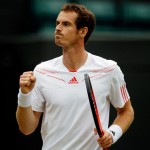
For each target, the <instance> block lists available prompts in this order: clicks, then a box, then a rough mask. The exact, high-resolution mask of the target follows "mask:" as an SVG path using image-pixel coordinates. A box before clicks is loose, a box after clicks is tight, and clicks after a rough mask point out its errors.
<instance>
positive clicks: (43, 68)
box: [34, 56, 62, 74]
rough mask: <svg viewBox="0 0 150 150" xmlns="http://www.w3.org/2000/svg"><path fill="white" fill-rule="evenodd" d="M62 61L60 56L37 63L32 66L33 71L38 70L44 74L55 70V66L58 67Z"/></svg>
mask: <svg viewBox="0 0 150 150" xmlns="http://www.w3.org/2000/svg"><path fill="white" fill-rule="evenodd" d="M61 63H62V56H59V57H56V58H53V59H50V60H47V61H43V62H41V63H39V64H37V65H36V66H35V68H34V72H40V73H43V74H45V73H46V72H47V73H48V72H56V68H57V69H58V68H59V67H58V66H59V65H61Z"/></svg>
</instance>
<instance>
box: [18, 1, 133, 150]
mask: <svg viewBox="0 0 150 150" xmlns="http://www.w3.org/2000/svg"><path fill="white" fill-rule="evenodd" d="M95 25H96V20H95V16H94V14H93V13H92V12H91V11H89V10H88V9H87V8H86V7H84V6H82V5H78V4H74V3H72V4H65V5H64V6H63V7H62V9H61V11H60V13H59V14H58V17H57V19H56V29H55V35H54V36H55V44H56V45H58V46H60V47H62V55H61V56H59V57H57V58H54V59H52V60H47V61H45V62H41V63H40V64H37V65H36V66H35V68H34V70H33V71H27V72H24V73H23V74H22V75H21V76H20V80H19V84H20V88H19V93H18V106H17V110H16V119H17V123H18V126H19V129H20V131H21V132H22V133H23V134H25V135H29V134H31V133H33V132H34V131H35V129H36V128H37V126H38V124H39V120H40V117H42V125H41V136H42V140H43V144H42V150H102V149H103V148H108V147H110V146H111V145H112V144H114V143H116V141H117V140H118V139H120V137H121V136H122V135H123V134H124V133H125V132H126V131H127V130H128V128H129V127H130V125H131V124H132V122H133V120H134V110H133V107H132V105H131V100H130V96H129V93H128V91H127V88H126V82H125V80H124V75H123V73H122V71H121V69H120V67H119V66H118V65H117V63H116V62H115V61H113V60H107V59H105V58H102V57H100V56H96V55H94V54H92V53H90V52H88V51H86V49H85V43H86V42H87V41H88V39H89V37H90V35H91V34H92V32H93V30H94V27H95ZM85 73H88V74H89V76H90V78H91V82H92V86H93V90H94V92H95V98H96V101H97V105H98V110H99V115H100V119H101V124H102V128H103V130H104V136H103V137H101V138H100V137H99V136H98V134H96V133H97V132H96V131H95V124H94V120H93V116H92V113H91V109H90V104H89V100H88V95H87V91H86V86H85V82H84V74H85ZM110 105H113V106H114V108H115V109H116V112H117V115H116V118H115V120H114V121H113V122H112V123H111V125H109V112H110ZM42 114H43V115H42Z"/></svg>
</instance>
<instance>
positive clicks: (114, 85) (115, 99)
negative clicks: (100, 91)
mask: <svg viewBox="0 0 150 150" xmlns="http://www.w3.org/2000/svg"><path fill="white" fill-rule="evenodd" d="M109 98H110V101H111V103H112V105H113V106H114V107H119V108H121V107H123V106H124V104H125V103H126V102H127V101H128V100H129V99H130V96H129V93H128V91H127V88H126V82H125V79H124V74H123V73H122V71H121V69H120V67H119V66H118V65H117V66H116V67H115V70H114V72H113V75H112V82H111V87H110V96H109Z"/></svg>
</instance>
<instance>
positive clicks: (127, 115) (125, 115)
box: [113, 101, 134, 133]
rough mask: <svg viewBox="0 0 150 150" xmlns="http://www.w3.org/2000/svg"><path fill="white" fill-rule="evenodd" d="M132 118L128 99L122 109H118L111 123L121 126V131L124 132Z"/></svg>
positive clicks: (132, 111) (132, 114)
mask: <svg viewBox="0 0 150 150" xmlns="http://www.w3.org/2000/svg"><path fill="white" fill-rule="evenodd" d="M133 120H134V110H133V108H132V106H131V104H130V101H129V102H128V103H127V104H126V106H125V107H124V108H123V109H118V112H117V117H116V119H115V120H114V122H113V124H117V125H119V126H120V127H121V129H122V132H123V133H125V132H126V131H127V129H128V128H129V127H130V125H131V124H132V122H133Z"/></svg>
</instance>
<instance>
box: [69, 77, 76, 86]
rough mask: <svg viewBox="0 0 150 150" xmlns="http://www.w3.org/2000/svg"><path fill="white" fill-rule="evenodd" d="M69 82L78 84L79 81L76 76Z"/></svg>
mask: <svg viewBox="0 0 150 150" xmlns="http://www.w3.org/2000/svg"><path fill="white" fill-rule="evenodd" d="M68 83H69V84H77V83H79V82H78V81H77V79H76V77H73V78H72V79H71V80H70V81H69V82H68Z"/></svg>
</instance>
